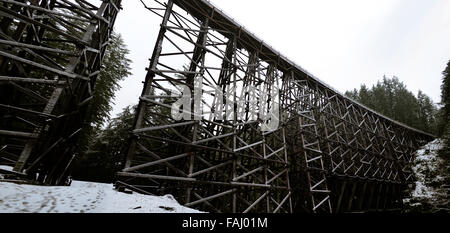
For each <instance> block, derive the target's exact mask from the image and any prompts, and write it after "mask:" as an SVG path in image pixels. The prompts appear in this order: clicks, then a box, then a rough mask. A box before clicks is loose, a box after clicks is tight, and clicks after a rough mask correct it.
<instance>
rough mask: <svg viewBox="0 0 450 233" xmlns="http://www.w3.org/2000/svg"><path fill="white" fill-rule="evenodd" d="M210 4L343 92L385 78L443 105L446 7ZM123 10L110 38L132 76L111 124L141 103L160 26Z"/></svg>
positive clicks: (126, 6)
mask: <svg viewBox="0 0 450 233" xmlns="http://www.w3.org/2000/svg"><path fill="white" fill-rule="evenodd" d="M211 2H212V3H213V4H214V5H216V6H218V7H219V8H220V9H222V10H223V11H225V12H226V13H227V14H228V15H229V16H231V17H233V18H234V19H235V20H236V21H237V22H239V23H240V24H241V25H243V26H244V27H245V28H247V29H248V30H249V31H251V32H253V33H255V34H256V35H257V36H258V37H259V38H261V39H262V40H264V41H265V42H266V43H268V44H270V45H271V46H272V47H274V48H275V49H276V50H278V51H279V52H281V53H282V54H284V55H285V56H287V57H288V58H289V59H290V60H292V61H294V62H295V63H297V64H298V65H300V66H302V67H303V68H304V69H306V70H308V71H309V72H310V73H312V74H314V75H315V76H316V77H318V78H319V79H321V80H322V81H324V82H326V83H327V84H329V85H331V86H332V87H334V88H335V89H337V90H338V91H340V92H345V91H346V90H351V89H353V88H358V87H359V86H360V85H361V84H367V85H368V86H369V87H370V86H372V85H373V84H375V83H376V82H377V81H378V80H380V79H382V77H383V75H387V76H397V77H399V79H400V80H401V81H403V82H404V83H405V84H406V86H407V88H408V89H409V90H411V91H413V92H414V93H415V94H417V92H418V90H419V89H420V90H422V91H423V92H425V93H426V94H427V95H429V96H430V97H431V98H432V99H433V101H434V102H436V103H437V102H439V101H440V85H441V83H442V71H443V70H444V69H445V66H446V64H447V61H448V60H449V59H450V1H449V0H364V1H362V0H340V1H335V0H212V1H211ZM146 3H148V4H155V3H154V2H153V1H151V0H147V1H146ZM122 4H123V10H122V11H121V12H120V13H119V16H118V18H117V21H116V25H115V31H116V32H118V33H120V34H121V35H122V37H123V39H124V41H125V43H126V45H127V47H128V49H129V50H130V54H129V58H130V59H131V60H132V61H133V64H132V65H131V67H132V70H131V72H132V73H133V74H132V75H131V76H130V77H128V78H127V79H126V80H125V81H123V82H121V83H120V84H121V86H122V89H121V90H120V91H119V92H118V93H117V94H116V98H115V105H114V109H113V112H112V114H111V116H115V115H116V114H117V113H119V112H121V110H122V108H124V107H126V106H127V105H130V104H136V103H137V102H138V99H139V96H140V94H141V91H142V87H143V84H142V82H143V81H144V77H145V74H146V71H145V68H146V67H148V65H149V58H150V57H151V54H152V51H153V46H154V44H155V41H156V36H157V33H158V31H159V25H160V23H161V18H160V17H157V16H156V15H154V14H153V13H151V12H150V11H148V10H146V9H145V8H144V7H142V4H141V3H140V1H139V0H126V1H122Z"/></svg>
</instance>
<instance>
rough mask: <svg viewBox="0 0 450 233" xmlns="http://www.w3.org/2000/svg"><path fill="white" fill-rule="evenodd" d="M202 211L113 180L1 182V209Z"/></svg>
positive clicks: (10, 210)
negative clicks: (119, 187)
mask: <svg viewBox="0 0 450 233" xmlns="http://www.w3.org/2000/svg"><path fill="white" fill-rule="evenodd" d="M24 212H25V213H199V212H200V211H198V210H194V209H190V208H187V207H184V206H182V205H180V204H179V203H178V202H177V201H176V200H175V199H174V198H173V197H172V196H171V195H165V196H150V195H142V194H137V193H133V194H126V193H121V192H117V191H116V190H114V189H113V185H112V184H103V183H94V182H83V181H73V182H72V185H71V186H36V185H23V184H14V183H9V182H0V213H24Z"/></svg>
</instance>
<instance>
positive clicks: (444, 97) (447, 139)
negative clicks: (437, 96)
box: [439, 60, 450, 160]
mask: <svg viewBox="0 0 450 233" xmlns="http://www.w3.org/2000/svg"><path fill="white" fill-rule="evenodd" d="M442 75H443V80H442V86H441V89H442V94H441V104H442V105H443V106H442V109H441V111H440V119H439V120H440V123H439V128H441V129H442V131H441V134H442V138H443V140H444V148H443V149H442V150H441V153H440V154H441V155H444V156H443V157H444V158H446V159H447V160H448V159H449V157H450V60H449V61H448V63H447V67H446V68H445V70H444V71H443V72H442Z"/></svg>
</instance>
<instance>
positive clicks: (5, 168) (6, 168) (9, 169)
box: [0, 165, 14, 171]
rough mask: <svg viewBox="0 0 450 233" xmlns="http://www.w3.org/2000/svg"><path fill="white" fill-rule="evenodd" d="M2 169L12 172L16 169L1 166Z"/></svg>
mask: <svg viewBox="0 0 450 233" xmlns="http://www.w3.org/2000/svg"><path fill="white" fill-rule="evenodd" d="M0 169H3V170H6V171H12V170H13V169H14V168H13V167H11V166H6V165H0Z"/></svg>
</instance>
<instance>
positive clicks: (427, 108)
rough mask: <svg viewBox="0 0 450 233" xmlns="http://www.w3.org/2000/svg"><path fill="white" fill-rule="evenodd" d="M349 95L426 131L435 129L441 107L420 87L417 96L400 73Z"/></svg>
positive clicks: (384, 113)
mask: <svg viewBox="0 0 450 233" xmlns="http://www.w3.org/2000/svg"><path fill="white" fill-rule="evenodd" d="M346 95H347V96H349V97H350V98H353V99H354V100H356V101H358V102H360V103H362V104H363V105H365V106H367V107H369V108H371V109H373V110H375V111H377V112H379V113H381V114H383V115H385V116H387V117H389V118H392V119H394V120H397V121H399V122H402V123H404V124H406V125H409V126H411V127H414V128H417V129H420V130H422V131H425V132H429V133H435V132H436V128H437V124H436V114H437V107H436V106H435V104H434V103H433V101H432V100H431V98H430V97H428V96H427V95H425V94H424V93H423V92H422V91H419V94H418V95H417V97H416V96H415V95H414V94H413V93H412V92H411V91H409V90H408V89H407V88H406V86H405V84H404V83H403V82H401V81H400V80H399V79H398V78H397V77H395V76H394V77H392V78H388V77H386V76H384V77H383V80H382V81H378V82H377V84H376V85H374V86H372V88H371V89H369V88H367V87H366V86H365V85H361V87H360V89H359V90H356V89H354V90H353V91H351V92H349V91H347V92H346Z"/></svg>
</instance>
